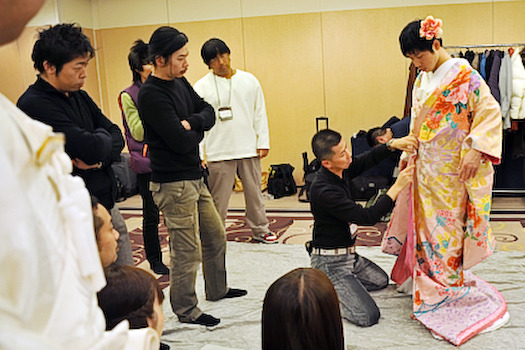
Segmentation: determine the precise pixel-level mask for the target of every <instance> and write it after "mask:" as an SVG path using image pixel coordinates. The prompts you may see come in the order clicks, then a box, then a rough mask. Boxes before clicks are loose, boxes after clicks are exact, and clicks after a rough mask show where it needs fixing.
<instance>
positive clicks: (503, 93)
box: [498, 51, 512, 130]
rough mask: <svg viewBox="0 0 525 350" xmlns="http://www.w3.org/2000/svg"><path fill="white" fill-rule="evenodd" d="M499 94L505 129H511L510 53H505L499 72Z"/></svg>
mask: <svg viewBox="0 0 525 350" xmlns="http://www.w3.org/2000/svg"><path fill="white" fill-rule="evenodd" d="M498 85H499V92H500V99H501V117H502V118H503V129H504V130H508V129H510V126H511V124H510V100H511V97H512V64H511V61H510V54H509V52H508V51H505V52H504V55H503V59H502V60H501V67H500V70H499V83H498Z"/></svg>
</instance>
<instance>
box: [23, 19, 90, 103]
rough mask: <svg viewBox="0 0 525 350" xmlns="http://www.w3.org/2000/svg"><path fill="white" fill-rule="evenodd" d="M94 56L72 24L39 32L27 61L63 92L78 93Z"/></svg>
mask: <svg viewBox="0 0 525 350" xmlns="http://www.w3.org/2000/svg"><path fill="white" fill-rule="evenodd" d="M94 55H95V50H94V49H93V47H92V46H91V43H90V41H89V38H88V37H87V36H86V35H85V34H83V33H82V28H80V27H78V26H76V25H75V24H70V23H65V24H57V25H55V26H53V27H49V28H48V29H45V30H43V31H41V32H40V34H39V36H38V39H37V41H36V42H35V45H34V46H33V53H32V55H31V58H32V59H33V62H34V67H35V68H36V69H37V70H38V71H39V72H40V77H42V79H44V80H45V81H47V82H48V83H49V84H51V85H52V86H53V87H54V88H55V89H57V90H58V91H60V92H63V93H66V94H67V93H69V92H74V91H78V90H80V89H81V88H82V86H83V85H84V80H85V79H86V78H87V72H86V69H87V65H88V63H89V60H91V59H92V58H93V56H94Z"/></svg>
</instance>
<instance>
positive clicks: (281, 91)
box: [244, 13, 324, 179]
mask: <svg viewBox="0 0 525 350" xmlns="http://www.w3.org/2000/svg"><path fill="white" fill-rule="evenodd" d="M320 18H321V17H320V15H319V13H317V14H304V15H284V16H272V17H255V18H246V19H245V20H244V33H245V50H246V52H245V54H246V70H247V71H249V72H251V73H252V74H254V75H255V76H256V77H257V79H259V81H260V82H261V85H262V88H263V91H264V95H265V98H266V107H267V111H268V119H269V124H270V144H271V150H270V153H269V156H268V157H267V158H265V159H264V161H263V169H264V168H267V167H268V166H269V164H272V163H292V164H293V166H294V167H295V168H296V171H295V173H294V175H295V177H296V179H300V178H301V177H302V175H303V171H302V158H301V153H302V152H304V151H307V150H308V151H309V150H310V148H311V146H310V141H311V138H312V136H313V134H314V133H315V117H316V116H319V115H323V113H324V108H323V73H322V72H323V61H322V49H321V48H322V45H321V30H320V29H321V27H320V25H321V22H320Z"/></svg>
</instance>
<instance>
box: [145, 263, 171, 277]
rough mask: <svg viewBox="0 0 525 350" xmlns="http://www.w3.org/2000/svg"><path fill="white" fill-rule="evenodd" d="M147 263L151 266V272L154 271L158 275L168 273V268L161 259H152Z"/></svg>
mask: <svg viewBox="0 0 525 350" xmlns="http://www.w3.org/2000/svg"><path fill="white" fill-rule="evenodd" d="M149 265H150V266H151V269H152V270H153V272H155V273H156V274H158V275H169V274H170V269H168V267H167V266H166V265H164V263H163V262H162V261H153V262H150V263H149Z"/></svg>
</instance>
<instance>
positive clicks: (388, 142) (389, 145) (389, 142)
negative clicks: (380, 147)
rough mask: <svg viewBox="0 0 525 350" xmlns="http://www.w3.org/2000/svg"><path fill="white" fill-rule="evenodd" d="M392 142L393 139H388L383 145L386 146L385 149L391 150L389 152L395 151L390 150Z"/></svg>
mask: <svg viewBox="0 0 525 350" xmlns="http://www.w3.org/2000/svg"><path fill="white" fill-rule="evenodd" d="M393 141H394V139H390V140H388V141H387V142H386V144H385V145H386V148H388V149H389V150H391V151H395V149H394V148H392V142H393Z"/></svg>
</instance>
